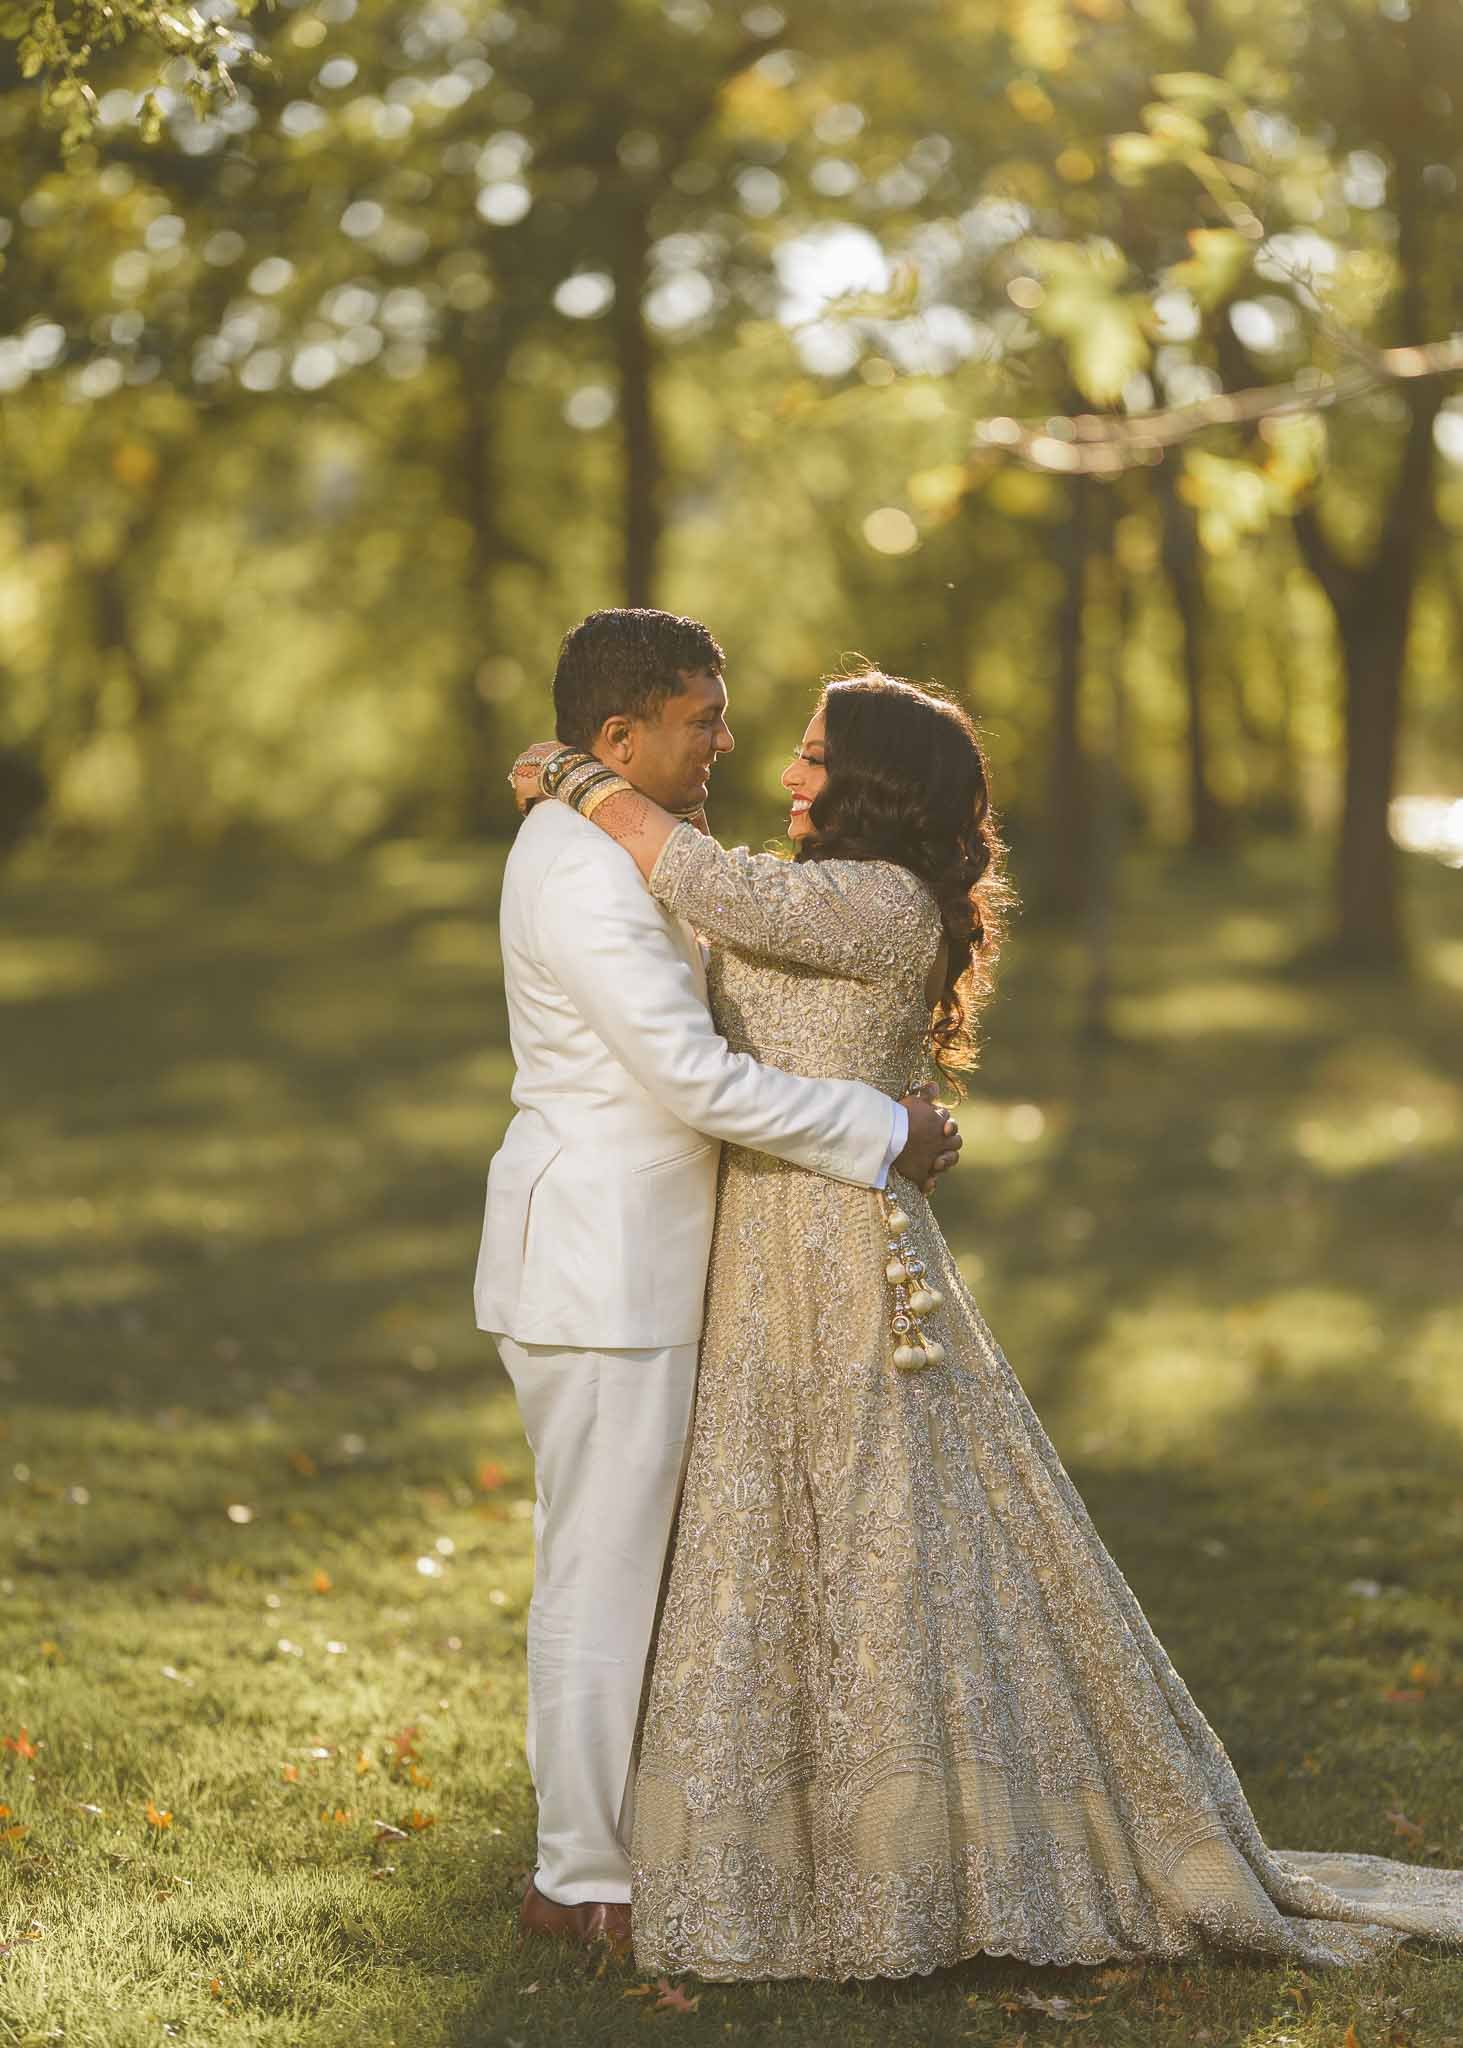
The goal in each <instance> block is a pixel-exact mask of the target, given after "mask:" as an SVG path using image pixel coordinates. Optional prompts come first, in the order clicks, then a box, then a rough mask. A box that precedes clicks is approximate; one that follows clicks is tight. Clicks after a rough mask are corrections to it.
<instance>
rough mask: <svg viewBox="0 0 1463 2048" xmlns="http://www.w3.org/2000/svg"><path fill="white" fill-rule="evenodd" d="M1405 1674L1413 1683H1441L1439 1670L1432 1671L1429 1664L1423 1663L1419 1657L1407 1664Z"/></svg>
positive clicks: (1428, 1684) (1422, 1684) (1424, 1684)
mask: <svg viewBox="0 0 1463 2048" xmlns="http://www.w3.org/2000/svg"><path fill="white" fill-rule="evenodd" d="M1407 1676H1408V1677H1409V1678H1410V1679H1411V1680H1412V1683H1413V1684H1414V1685H1421V1686H1430V1685H1441V1684H1442V1682H1443V1680H1442V1674H1441V1672H1438V1671H1434V1669H1433V1667H1432V1666H1431V1664H1425V1663H1424V1662H1423V1660H1422V1659H1421V1657H1419V1658H1418V1659H1417V1661H1416V1662H1415V1663H1413V1664H1409V1665H1408V1667H1407Z"/></svg>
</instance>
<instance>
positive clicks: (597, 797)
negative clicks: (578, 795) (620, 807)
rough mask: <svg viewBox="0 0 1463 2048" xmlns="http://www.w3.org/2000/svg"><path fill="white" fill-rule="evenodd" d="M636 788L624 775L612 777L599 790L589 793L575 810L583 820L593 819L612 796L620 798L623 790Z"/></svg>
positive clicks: (592, 790)
mask: <svg viewBox="0 0 1463 2048" xmlns="http://www.w3.org/2000/svg"><path fill="white" fill-rule="evenodd" d="M634 786H635V785H634V784H633V783H631V782H627V781H626V780H625V778H624V776H623V775H611V776H609V777H608V778H607V779H606V781H605V782H604V783H603V784H601V785H600V786H599V787H598V788H596V789H591V790H590V791H588V793H587V794H586V795H585V796H584V797H583V798H582V799H581V801H580V802H579V803H578V804H577V805H576V806H575V808H576V809H577V810H578V812H579V815H580V817H581V818H592V817H593V816H594V814H595V812H596V811H597V810H598V809H599V807H600V805H601V804H602V803H606V802H607V801H608V800H609V798H610V797H612V796H618V795H619V794H620V791H621V790H622V789H633V788H634Z"/></svg>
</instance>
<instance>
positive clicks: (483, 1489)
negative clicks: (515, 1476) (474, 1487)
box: [477, 1458, 508, 1493]
mask: <svg viewBox="0 0 1463 2048" xmlns="http://www.w3.org/2000/svg"><path fill="white" fill-rule="evenodd" d="M507 1477H508V1474H507V1473H506V1472H505V1471H504V1470H503V1467H502V1466H501V1465H500V1464H498V1462H497V1460H496V1459H494V1458H479V1460H478V1469H477V1482H478V1491H479V1493H492V1492H494V1491H495V1489H496V1488H498V1487H500V1486H501V1485H502V1484H503V1482H504V1480H505V1479H506V1478H507Z"/></svg>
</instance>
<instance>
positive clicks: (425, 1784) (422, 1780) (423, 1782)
mask: <svg viewBox="0 0 1463 2048" xmlns="http://www.w3.org/2000/svg"><path fill="white" fill-rule="evenodd" d="M407 1776H408V1777H409V1778H410V1779H411V1781H412V1783H413V1784H414V1785H420V1786H421V1788H422V1790H423V1791H424V1792H426V1791H430V1789H431V1784H432V1781H431V1779H430V1778H429V1777H428V1776H427V1774H426V1772H425V1771H424V1770H423V1769H422V1767H421V1765H420V1764H413V1765H412V1767H411V1769H410V1770H409V1771H408V1772H407Z"/></svg>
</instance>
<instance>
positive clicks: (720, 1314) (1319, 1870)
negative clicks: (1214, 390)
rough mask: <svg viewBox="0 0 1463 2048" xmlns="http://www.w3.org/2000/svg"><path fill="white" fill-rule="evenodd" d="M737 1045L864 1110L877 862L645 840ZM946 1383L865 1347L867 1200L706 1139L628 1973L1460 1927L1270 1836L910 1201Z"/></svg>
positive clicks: (913, 922)
mask: <svg viewBox="0 0 1463 2048" xmlns="http://www.w3.org/2000/svg"><path fill="white" fill-rule="evenodd" d="M651 887H652V889H653V891H654V893H655V895H656V896H657V897H658V898H659V899H660V900H661V901H662V902H664V903H666V904H667V905H669V906H671V907H673V908H674V909H675V910H677V911H679V912H680V913H681V914H682V915H684V916H686V917H688V918H689V919H690V920H691V921H692V923H693V924H695V925H696V926H697V927H698V929H699V930H700V931H701V932H702V933H703V934H705V935H706V936H707V937H708V938H709V939H710V940H711V942H712V969H711V995H712V1004H713V1009H714V1013H715V1017H716V1022H717V1025H718V1028H719V1029H720V1030H721V1031H722V1032H723V1034H724V1035H725V1037H726V1038H727V1040H728V1041H729V1043H730V1044H731V1045H732V1047H733V1048H734V1049H738V1050H743V1051H747V1052H750V1053H753V1054H755V1055H756V1057H757V1058H758V1059H760V1060H763V1061H766V1062H768V1063H769V1064H771V1065H774V1066H779V1067H783V1068H785V1069H787V1070H789V1071H792V1072H796V1073H800V1074H809V1075H836V1076H842V1077H847V1078H855V1079H859V1080H863V1081H867V1082H870V1083H872V1084H873V1086H875V1087H877V1088H880V1089H883V1090H885V1091H886V1092H887V1093H888V1094H890V1095H891V1096H898V1095H900V1094H902V1093H903V1092H904V1090H905V1088H906V1086H907V1084H908V1083H909V1081H910V1079H911V1077H912V1076H915V1075H918V1074H921V1073H923V1072H925V1071H927V1067H928V1054H927V1031H928V1025H929V1011H928V1007H927V1005H926V1003H925V1000H924V995H923V989H924V983H925V977H926V974H927V972H928V970H929V968H930V965H931V963H932V961H933V959H934V955H935V950H936V946H937V944H938V940H939V918H938V914H937V912H936V910H935V908H934V906H933V904H932V902H931V900H930V898H929V896H928V894H927V892H926V891H925V889H924V887H923V885H922V884H921V883H919V882H918V881H917V880H916V879H915V878H914V877H913V876H911V875H910V874H909V873H908V872H907V871H906V870H904V869H902V868H898V867H894V866H892V865H888V864H885V863H859V862H852V861H827V862H816V863H808V864H804V865H792V864H790V863H787V862H783V861H779V860H777V859H775V858H772V857H769V856H766V855H758V856H749V855H748V854H747V853H746V852H745V851H744V850H741V849H739V850H738V851H737V852H735V853H730V852H726V851H724V850H723V849H722V848H721V847H719V846H717V845H716V843H715V842H714V841H713V840H709V839H707V838H705V837H703V836H702V835H700V834H698V833H697V832H695V831H693V830H692V829H691V828H690V827H689V826H682V827H680V828H678V829H677V831H676V832H674V833H673V834H672V836H671V839H670V840H669V842H668V844H667V846H666V848H665V850H664V852H663V853H662V855H661V857H660V860H659V862H658V863H657V866H656V869H655V873H654V875H653V877H652V881H651ZM898 1193H899V1198H900V1201H901V1204H902V1206H903V1207H904V1208H905V1209H906V1210H907V1211H908V1212H909V1214H910V1215H911V1216H912V1218H913V1229H912V1231H911V1233H910V1236H909V1237H907V1238H906V1239H905V1240H904V1243H905V1245H909V1244H910V1243H911V1242H913V1245H914V1248H915V1249H916V1250H917V1251H918V1253H919V1254H920V1255H921V1256H922V1257H923V1258H924V1260H925V1262H926V1264H927V1266H928V1269H929V1278H930V1280H931V1281H932V1282H933V1284H934V1285H935V1286H936V1287H938V1288H940V1289H941V1290H942V1291H943V1293H944V1297H945V1300H944V1305H943V1307H942V1308H940V1309H939V1310H938V1311H937V1312H936V1314H935V1315H934V1316H933V1317H931V1318H930V1320H929V1323H928V1325H927V1327H928V1328H929V1329H930V1331H931V1332H932V1333H933V1334H934V1335H935V1336H937V1337H939V1338H940V1339H941V1341H942V1342H943V1344H944V1346H945V1357H944V1361H943V1363H942V1364H940V1365H937V1366H934V1367H931V1368H928V1369H926V1370H924V1371H921V1372H916V1373H911V1374H903V1373H899V1372H897V1371H896V1370H895V1369H894V1367H893V1365H892V1363H891V1338H890V1330H889V1315H890V1304H889V1299H888V1296H889V1287H888V1282H887V1280H886V1279H885V1275H884V1265H885V1260H886V1257H887V1253H886V1251H885V1236H884V1228H883V1223H882V1218H881V1214H880V1206H879V1202H878V1199H877V1197H876V1196H875V1195H874V1194H873V1193H872V1192H870V1191H869V1190H866V1189H861V1188H856V1187H850V1186H847V1185H844V1184H842V1183H840V1182H836V1181H831V1180H825V1179H822V1178H820V1177H819V1176H817V1175H814V1174H811V1173H807V1172H804V1171H802V1170H800V1169H798V1168H796V1167H792V1166H788V1165H784V1164H783V1163H781V1162H780V1161H778V1160H775V1159H772V1158H770V1157H768V1156H767V1155H765V1154H761V1153H752V1152H747V1151H743V1150H741V1149H739V1148H735V1147H728V1148H727V1149H726V1151H725V1153H724V1156H723V1160H722V1167H721V1187H720V1200H719V1206H718V1213H717V1222H716V1235H715V1240H714V1245H713V1250H712V1255H711V1265H710V1274H709V1281H708V1295H707V1314H706V1326H705V1334H704V1336H703V1339H702V1346H701V1365H700V1380H699V1387H698V1394H697V1405H696V1416H695V1425H694V1436H693V1442H692V1448H691V1452H690V1462H689V1467H688V1471H687V1477H686V1485H685V1493H684V1497H683V1502H682V1507H681V1512H680V1521H679V1527H678V1533H677V1538H676V1543H675V1549H674V1556H673V1561H672V1566H671V1572H670V1578H669V1584H668V1589H667V1593H666V1601H665V1606H664V1611H663V1616H662V1620H661V1626H660V1632H659V1638H658V1643H657V1648H656V1654H655V1660H654V1665H653V1670H652V1674H651V1680H650V1688H649V1693H648V1699H647V1705H646V1712H645V1719H644V1724H643V1729H642V1740H641V1748H640V1756H639V1766H638V1775H637V1780H636V1800H635V1824H634V1840H633V1865H634V1876H633V1909H632V1910H633V1926H634V1944H635V1957H636V1961H637V1963H638V1964H639V1966H640V1967H641V1968H642V1969H647V1970H655V1971H677V1970H694V1971H696V1972H698V1973H699V1974H700V1975H702V1976H704V1977H709V1978H717V1979H734V1978H767V1977H790V1976H797V1977H825V1978H835V1979H838V1978H846V1977H874V1976H881V1977H903V1976H908V1975H910V1974H912V1973H914V1972H917V1971H928V1970H932V1969H936V1968H938V1967H940V1966H942V1965H945V1964H950V1963H954V1962H957V1961H959V1960H960V1959H961V1958H963V1957H966V1956H971V1955H974V1954H977V1953H979V1952H982V1951H984V1952H986V1953H989V1954H994V1955H1010V1956H1017V1957H1020V1958H1022V1959H1024V1960H1025V1961H1028V1962H1032V1963H1072V1962H1083V1963H1097V1962H1102V1961H1105V1960H1108V1959H1110V1958H1117V1957H1140V1956H1174V1955H1179V1954H1182V1953H1185V1952H1187V1951H1190V1950H1194V1949H1197V1948H1200V1947H1206V1946H1210V1947H1216V1948H1225V1949H1236V1950H1247V1951H1251V1952H1260V1953H1268V1954H1270V1955H1273V1956H1277V1957H1285V1958H1290V1959H1294V1960H1296V1961H1298V1962H1302V1963H1305V1964H1308V1965H1315V1964H1327V1963H1352V1962H1358V1961H1362V1960H1365V1959H1367V1958H1369V1957H1372V1956H1374V1955H1377V1954H1378V1953H1380V1952H1382V1951H1384V1950H1385V1949H1386V1948H1388V1947H1390V1946H1391V1945H1393V1944H1394V1943H1396V1942H1398V1941H1400V1940H1403V1939H1405V1938H1406V1936H1408V1935H1409V1934H1414V1935H1427V1936H1432V1937H1436V1938H1442V1939H1463V1873H1460V1872H1446V1871H1437V1870H1432V1869H1424V1868H1418V1867H1414V1866H1410V1865H1407V1864H1402V1863H1396V1862H1391V1861H1387V1860H1384V1859H1382V1858H1380V1857H1374V1856H1364V1855H1318V1854H1305V1853H1291V1852H1289V1851H1271V1850H1270V1849H1268V1848H1267V1847H1266V1846H1265V1843H1264V1842H1263V1841H1262V1840H1261V1838H1260V1835H1259V1833H1258V1830H1257V1829H1256V1826H1255V1822H1254V1819H1253V1817H1252V1815H1251V1813H1250V1809H1249V1807H1248V1805H1247V1804H1246V1801H1245V1797H1244V1794H1243V1792H1242V1791H1241V1789H1240V1785H1239V1781H1238V1779H1237V1778H1236V1776H1235V1773H1234V1770H1233V1768H1232V1766H1231V1764H1230V1762H1229V1759H1228V1757H1227V1756H1226V1754H1225V1752H1224V1750H1223V1748H1222V1747H1221V1745H1220V1743H1219V1741H1218V1740H1217V1738H1216V1737H1215V1735H1214V1733H1213V1732H1212V1730H1211V1729H1210V1727H1209V1725H1208V1723H1207V1722H1206V1721H1205V1719H1204V1717H1203V1715H1202V1714H1201V1713H1200V1712H1199V1709H1198V1708H1197V1707H1196V1706H1195V1704H1194V1702H1193V1700H1192V1699H1191V1698H1190V1697H1189V1694H1188V1692H1187V1691H1186V1690H1185V1688H1184V1685H1183V1683H1182V1681H1181V1680H1180V1678H1179V1676H1178V1674H1177V1672H1176V1671H1175V1670H1174V1668H1173V1666H1172V1665H1171V1664H1170V1662H1169V1660H1168V1658H1167V1657H1166V1656H1165V1654H1164V1652H1163V1649H1162V1648H1161V1646H1160V1645H1159V1643H1158V1641H1157V1639H1156V1638H1155V1636H1154V1635H1153V1632H1152V1630H1151V1629H1150V1628H1149V1627H1148V1624H1147V1622H1146V1621H1145V1620H1144V1618H1143V1614H1142V1611H1141V1609H1140V1608H1139V1606H1138V1603H1137V1601H1136V1600H1135V1599H1134V1597H1133V1595H1132V1593H1131V1592H1130V1591H1129V1588H1128V1586H1127V1584H1126V1583H1125V1581H1124V1579H1123V1576H1122V1573H1121V1572H1120V1571H1119V1570H1118V1567H1117V1566H1116V1564H1114V1562H1113V1560H1112V1559H1111V1558H1110V1557H1109V1556H1108V1554H1107V1552H1106V1550H1105V1549H1104V1548H1103V1546H1102V1543H1101V1541H1100V1540H1099V1538H1098V1535H1097V1533H1096V1531H1095V1530H1094V1528H1093V1526H1092V1523H1091V1522H1090V1521H1089V1519H1088V1516H1087V1513H1086V1510H1085V1509H1084V1507H1083V1505H1082V1502H1081V1499H1080V1498H1079V1496H1078V1494H1077V1492H1076V1490H1075V1488H1074V1487H1073V1485H1072V1482H1071V1481H1070V1479H1069V1478H1068V1477H1067V1474H1066V1472H1065V1471H1064V1470H1063V1468H1062V1465H1061V1462H1060V1460H1059V1459H1058V1457H1057V1454H1056V1452H1055V1450H1054V1449H1053V1448H1052V1445H1051V1443H1050V1442H1049V1441H1048V1439H1047V1437H1046V1434H1045V1432H1044V1431H1043V1429H1042V1427H1041V1424H1040V1423H1039V1422H1038V1420H1037V1418H1036V1416H1035V1414H1034V1413H1033V1411H1032V1409H1031V1407H1030V1404H1029V1403H1028V1402H1027V1400H1026V1397H1025V1395H1024V1394H1023V1393H1022V1391H1021V1388H1020V1386H1019V1385H1018V1383H1017V1380H1016V1377H1015V1375H1014V1373H1013V1372H1012V1370H1011V1368H1010V1366H1009V1365H1008V1364H1007V1362H1006V1360H1005V1358H1004V1357H1003V1355H1002V1353H1001V1351H1000V1349H999V1347H998V1346H997V1344H996V1342H995V1339H994V1338H993V1337H992V1335H991V1333H990V1331H989V1329H988V1328H987V1326H986V1324H985V1322H984V1321H983V1319H982V1317H981V1314H980V1311H979V1310H978V1309H977V1307H976V1305H975V1303H974V1301H973V1300H972V1299H971V1296H970V1294H969V1293H968V1291H967V1290H966V1288H965V1286H964V1285H963V1284H962V1282H961V1279H960V1276H959V1274H958V1272H957V1270H956V1267H955V1263H954V1260H953V1258H952V1257H951V1255H950V1252H949V1250H948V1249H947V1247H946V1245H945V1242H944V1240H943V1238H942V1237H941V1235H940V1232H939V1230H938V1228H937V1227H936V1224H935V1221H934V1217H933V1214H932V1212H931V1210H930V1208H929V1205H928V1204H927V1203H926V1202H925V1201H924V1199H923V1197H922V1196H921V1195H919V1194H918V1192H917V1191H916V1190H914V1189H913V1188H911V1187H910V1186H909V1185H908V1184H907V1183H904V1182H902V1181H901V1182H900V1183H899V1184H898Z"/></svg>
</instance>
